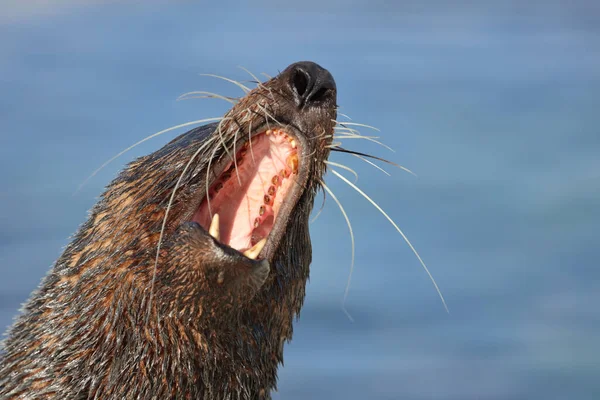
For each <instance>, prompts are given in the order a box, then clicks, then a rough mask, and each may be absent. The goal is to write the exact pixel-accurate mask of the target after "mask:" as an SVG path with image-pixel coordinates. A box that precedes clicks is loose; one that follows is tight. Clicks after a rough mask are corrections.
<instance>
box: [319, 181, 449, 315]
mask: <svg viewBox="0 0 600 400" xmlns="http://www.w3.org/2000/svg"><path fill="white" fill-rule="evenodd" d="M331 173H332V174H334V175H335V176H337V177H338V178H340V179H341V180H343V181H344V182H346V183H347V184H348V185H349V186H350V187H352V188H353V189H354V190H356V191H357V192H358V193H360V195H361V196H363V197H364V198H365V199H367V200H368V201H369V202H370V203H371V204H372V205H373V206H374V207H375V208H376V209H377V210H378V211H379V212H380V213H381V214H382V215H383V216H384V217H385V218H386V219H387V220H388V221H389V222H390V223H391V224H392V226H393V227H394V228H396V230H397V231H398V233H399V234H400V235H401V236H402V238H403V239H404V241H405V242H406V244H408V247H410V249H411V250H412V252H413V254H414V255H415V256H416V257H417V259H418V260H419V262H420V263H421V266H423V269H424V270H425V272H426V273H427V275H428V276H429V279H430V280H431V283H433V286H434V287H435V290H436V291H437V293H438V296H439V297H440V299H441V300H442V304H443V305H444V308H445V309H446V312H447V313H448V314H449V313H450V310H449V309H448V306H447V305H446V300H444V296H443V295H442V292H441V291H440V288H439V287H438V285H437V283H436V282H435V279H434V278H433V275H431V272H429V269H428V268H427V266H426V265H425V262H424V261H423V259H422V258H421V256H420V255H419V253H418V252H417V250H416V249H415V248H414V246H413V245H412V243H411V242H410V240H408V237H406V235H405V234H404V232H402V230H401V229H400V228H399V227H398V225H396V223H395V222H394V220H393V219H392V218H390V216H389V215H387V213H386V212H385V211H383V209H382V208H381V207H379V205H378V204H377V203H375V202H374V201H373V200H372V199H371V198H370V197H369V196H368V195H367V194H366V193H365V192H363V191H362V190H360V188H359V187H358V186H356V185H355V184H353V183H352V182H350V181H349V180H348V179H346V178H345V177H344V176H343V175H341V174H340V173H339V172H337V171H335V170H333V169H332V170H331Z"/></svg>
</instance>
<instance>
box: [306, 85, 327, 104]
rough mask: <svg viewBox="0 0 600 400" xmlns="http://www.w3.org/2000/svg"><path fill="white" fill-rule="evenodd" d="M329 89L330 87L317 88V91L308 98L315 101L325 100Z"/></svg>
mask: <svg viewBox="0 0 600 400" xmlns="http://www.w3.org/2000/svg"><path fill="white" fill-rule="evenodd" d="M328 91H329V89H328V88H321V89H319V90H317V92H316V93H313V95H312V96H310V98H309V99H308V100H309V101H314V102H320V101H323V100H325V97H326V96H327V92H328Z"/></svg>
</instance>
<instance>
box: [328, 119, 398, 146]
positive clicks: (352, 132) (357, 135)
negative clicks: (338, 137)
mask: <svg viewBox="0 0 600 400" xmlns="http://www.w3.org/2000/svg"><path fill="white" fill-rule="evenodd" d="M338 124H339V122H338ZM377 130H378V131H379V129H377ZM344 134H345V135H348V136H350V137H346V139H351V138H352V137H353V138H360V139H365V140H368V141H370V142H373V143H376V144H378V145H380V146H382V147H385V148H386V149H388V150H390V151H391V152H393V153H395V152H396V150H394V149H392V148H391V147H390V146H388V145H387V144H384V143H382V142H380V141H379V140H375V139H374V138H373V137H371V136H364V135H361V134H360V133H359V132H358V131H357V130H354V129H350V130H347V131H346V132H345V133H344ZM375 138H378V137H377V136H375Z"/></svg>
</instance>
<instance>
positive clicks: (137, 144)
mask: <svg viewBox="0 0 600 400" xmlns="http://www.w3.org/2000/svg"><path fill="white" fill-rule="evenodd" d="M222 119H223V118H222V117H219V118H205V119H199V120H197V121H190V122H186V123H184V124H179V125H176V126H172V127H170V128H167V129H163V130H162V131H160V132H156V133H154V134H152V135H150V136H146V137H145V138H144V139H142V140H140V141H139V142H136V143H134V144H132V145H131V146H129V147H128V148H126V149H125V150H123V151H121V152H119V153H118V154H117V155H116V156H114V157H112V158H110V159H109V160H108V161H106V162H105V163H104V164H102V165H101V166H100V167H98V168H97V169H96V170H95V171H94V172H92V174H91V175H90V176H88V177H87V178H85V180H84V181H83V182H82V183H81V184H80V185H79V187H78V188H77V190H76V191H75V194H77V193H78V192H79V191H80V190H81V188H82V187H84V186H85V184H86V183H88V182H89V180H90V179H92V178H93V177H94V176H96V174H98V172H100V171H102V170H103V169H104V167H106V166H107V165H108V164H110V163H111V162H113V161H114V160H116V159H117V158H119V157H120V156H122V155H123V154H125V153H127V152H128V151H129V150H131V149H133V148H134V147H137V146H139V145H140V144H142V143H144V142H146V141H148V140H150V139H152V138H155V137H157V136H159V135H162V134H163V133H167V132H170V131H174V130H176V129H179V128H184V127H186V126H191V125H198V124H203V123H205V122H215V121H221V120H222Z"/></svg>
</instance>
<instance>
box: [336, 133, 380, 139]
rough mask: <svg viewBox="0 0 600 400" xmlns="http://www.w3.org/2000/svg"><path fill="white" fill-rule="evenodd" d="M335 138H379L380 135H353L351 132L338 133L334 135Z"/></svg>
mask: <svg viewBox="0 0 600 400" xmlns="http://www.w3.org/2000/svg"><path fill="white" fill-rule="evenodd" d="M333 137H334V138H335V139H340V140H343V139H366V140H368V139H379V136H363V135H351V134H349V133H336V134H334V135H333Z"/></svg>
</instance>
